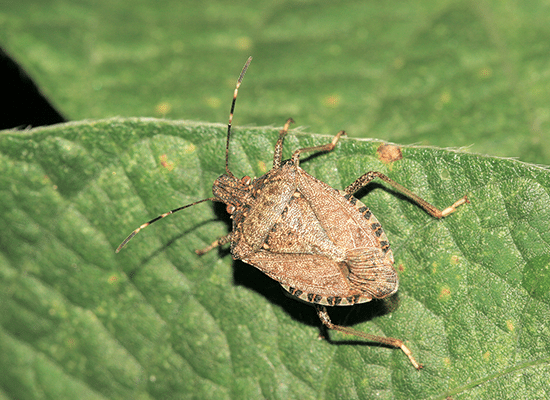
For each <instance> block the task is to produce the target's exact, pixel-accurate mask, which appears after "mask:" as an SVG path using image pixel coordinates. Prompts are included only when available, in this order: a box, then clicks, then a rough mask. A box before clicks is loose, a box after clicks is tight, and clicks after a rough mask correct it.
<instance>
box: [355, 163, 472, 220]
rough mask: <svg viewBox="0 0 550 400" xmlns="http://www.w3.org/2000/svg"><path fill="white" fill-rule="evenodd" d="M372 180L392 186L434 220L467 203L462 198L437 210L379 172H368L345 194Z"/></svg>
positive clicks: (465, 199)
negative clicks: (378, 180)
mask: <svg viewBox="0 0 550 400" xmlns="http://www.w3.org/2000/svg"><path fill="white" fill-rule="evenodd" d="M374 178H380V179H382V180H383V181H384V182H387V183H388V184H390V185H391V186H393V187H394V188H395V189H397V190H398V191H399V192H401V193H403V194H404V195H405V196H407V197H408V198H409V199H411V200H413V201H414V202H415V203H416V204H418V205H419V206H420V207H422V208H423V209H424V210H425V211H426V212H427V213H428V214H430V215H431V216H433V217H435V218H443V217H446V216H447V215H449V214H451V213H453V212H455V211H456V208H457V207H458V206H460V205H462V204H464V203H469V201H468V197H467V196H464V197H462V198H461V199H459V200H457V201H456V202H454V203H453V204H452V205H451V206H450V207H447V208H445V209H444V210H443V211H442V210H440V209H439V208H437V207H436V206H434V205H432V204H430V203H428V202H427V201H426V200H424V199H423V198H422V197H420V196H418V195H416V194H414V193H413V192H411V191H410V190H409V189H407V188H406V187H404V186H402V185H400V184H399V183H397V182H396V181H394V180H392V179H390V178H388V177H387V176H386V175H384V174H383V173H381V172H378V171H369V172H367V173H366V174H364V175H362V176H360V177H359V178H357V180H356V181H355V182H353V183H352V184H351V185H349V186H348V187H347V188H346V189H345V192H346V193H348V194H353V193H355V192H357V191H358V190H359V189H361V188H362V187H363V186H366V185H367V184H368V183H369V182H370V181H372V180H373V179H374Z"/></svg>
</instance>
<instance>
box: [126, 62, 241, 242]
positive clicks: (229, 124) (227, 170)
mask: <svg viewBox="0 0 550 400" xmlns="http://www.w3.org/2000/svg"><path fill="white" fill-rule="evenodd" d="M251 61H252V57H248V60H246V63H245V64H244V67H243V70H242V71H241V74H240V75H239V79H238V80H237V85H236V86H235V92H234V93H233V101H232V102H231V110H230V112H229V123H228V124H227V143H226V145H225V170H226V172H227V174H228V175H229V176H231V177H233V178H235V176H234V175H233V174H232V173H231V171H229V138H230V136H231V122H232V121H233V111H234V110H235V102H236V100H237V94H238V92H239V86H241V82H242V81H243V78H244V74H245V73H246V70H247V69H248V66H249V65H250V62H251ZM204 201H219V200H218V199H217V198H216V197H209V198H207V199H202V200H199V201H195V202H194V203H191V204H187V205H185V206H182V207H178V208H174V209H173V210H170V211H168V212H165V213H164V214H161V215H159V216H158V217H155V218H153V219H152V220H151V221H149V222H146V223H144V224H143V225H141V226H140V227H139V228H137V229H135V230H134V231H133V232H132V233H130V235H128V237H127V238H126V239H124V241H123V242H122V243H121V244H120V245H119V246H118V247H117V249H116V250H115V253H118V252H119V251H120V250H122V248H123V247H124V246H126V244H127V243H128V242H129V241H130V240H132V238H133V237H134V236H136V235H137V234H138V233H139V231H141V230H142V229H144V228H147V227H148V226H149V225H151V224H152V223H153V222H157V221H158V220H159V219H163V218H165V217H167V216H169V215H170V214H174V213H175V212H178V211H181V210H183V209H185V208H188V207H192V206H194V205H196V204H199V203H202V202H204Z"/></svg>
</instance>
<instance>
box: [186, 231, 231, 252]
mask: <svg viewBox="0 0 550 400" xmlns="http://www.w3.org/2000/svg"><path fill="white" fill-rule="evenodd" d="M230 241H231V234H228V235H225V236H222V237H221V238H219V239H217V240H215V241H213V242H212V244H211V245H210V246H208V247H205V248H204V249H198V250H195V253H197V254H198V255H199V256H202V255H203V254H205V253H208V252H209V251H210V250H212V249H214V248H216V247H218V246H223V245H224V244H226V243H229V242H230Z"/></svg>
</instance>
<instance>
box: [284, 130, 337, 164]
mask: <svg viewBox="0 0 550 400" xmlns="http://www.w3.org/2000/svg"><path fill="white" fill-rule="evenodd" d="M345 134H346V132H345V131H340V132H338V133H337V134H336V136H334V138H333V139H332V142H330V143H327V144H323V145H321V146H313V147H304V148H303V149H298V150H296V151H295V152H294V154H292V162H293V163H294V165H296V166H299V164H300V154H301V153H308V152H312V151H332V150H334V148H335V147H336V143H338V141H339V140H340V136H342V135H345Z"/></svg>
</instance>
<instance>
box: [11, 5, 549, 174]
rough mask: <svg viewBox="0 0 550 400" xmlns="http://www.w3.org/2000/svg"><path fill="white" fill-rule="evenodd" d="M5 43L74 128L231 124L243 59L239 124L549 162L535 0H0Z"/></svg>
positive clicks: (541, 32)
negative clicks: (129, 121) (155, 121)
mask: <svg viewBox="0 0 550 400" xmlns="http://www.w3.org/2000/svg"><path fill="white" fill-rule="evenodd" d="M0 45H1V46H3V48H5V49H6V50H7V51H8V52H9V53H10V54H11V55H13V57H15V59H16V60H17V61H18V62H20V63H21V64H22V66H23V67H24V68H25V69H26V70H27V71H29V73H30V74H31V76H32V77H33V78H34V79H35V80H36V81H37V82H38V85H39V87H40V88H41V89H42V90H43V91H44V93H45V94H46V95H48V97H49V98H50V99H52V101H53V103H54V104H55V105H56V106H58V107H59V109H60V110H61V111H62V112H63V114H64V115H66V116H67V118H70V119H72V120H82V119H87V118H94V119H99V118H108V117H114V116H125V117H132V116H135V117H149V116H153V117H159V116H167V117H169V118H173V119H191V120H196V121H217V122H222V123H225V122H226V119H227V108H228V107H229V104H228V103H229V99H230V96H231V93H232V91H233V88H234V84H235V79H236V77H237V74H238V72H239V71H240V68H241V66H242V65H243V63H244V62H245V60H246V58H247V57H248V56H250V55H252V56H254V61H253V63H252V65H251V67H250V71H249V74H248V76H247V78H246V82H245V83H244V84H243V88H242V89H243V92H242V94H241V98H240V99H239V103H240V105H239V106H238V108H237V117H236V118H237V119H238V120H239V124H240V125H243V124H245V125H247V124H255V125H260V126H262V125H270V124H279V123H282V121H285V120H286V119H287V118H289V117H292V118H294V119H295V120H296V122H297V123H298V124H300V125H302V126H307V127H308V130H309V131H312V132H319V133H323V134H335V133H336V132H338V131H339V130H341V129H345V130H346V131H347V132H348V134H349V135H350V136H353V137H375V138H380V139H383V140H389V141H393V142H398V143H402V144H424V145H436V146H439V147H448V146H453V147H461V146H471V147H470V148H471V150H472V151H474V152H479V153H486V154H491V155H497V156H506V157H519V158H520V159H521V160H524V161H529V162H534V163H540V164H546V165H547V164H549V163H550V141H549V140H547V138H548V132H549V131H550V109H549V107H548V105H549V104H550V74H548V54H550V12H548V4H547V2H546V1H542V0H530V1H513V0H498V1H494V0H493V1H491V0H486V1H483V2H482V3H480V2H473V1H468V0H454V1H439V0H417V1H413V2H403V1H364V0H347V1H338V2H328V1H321V0H308V1H293V2H268V1H258V0H254V1H239V2H231V1H220V0H210V1H207V2H206V1H204V2H197V1H185V0H165V1H163V2H162V4H160V5H159V2H158V1H154V0H139V1H133V2H127V1H113V0H96V1H85V0H84V1H79V2H78V3H75V2H74V1H71V0H56V1H28V0H27V1H3V2H2V7H0ZM245 93H246V94H245Z"/></svg>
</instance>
